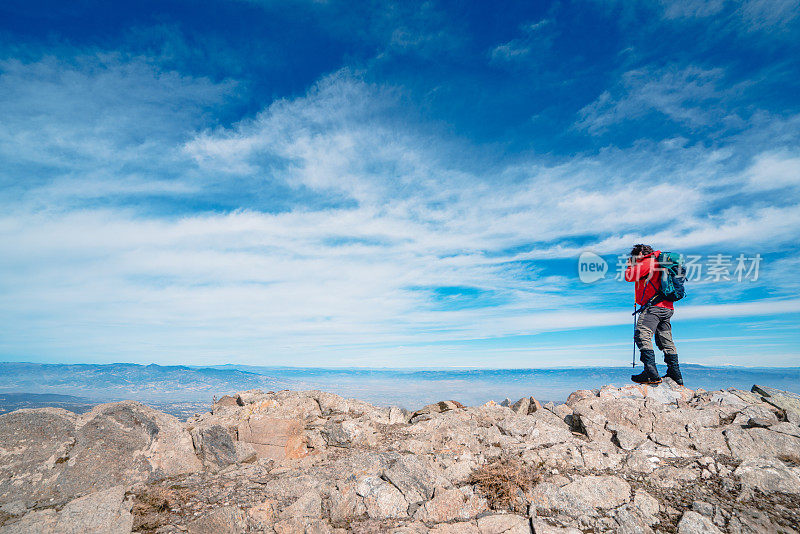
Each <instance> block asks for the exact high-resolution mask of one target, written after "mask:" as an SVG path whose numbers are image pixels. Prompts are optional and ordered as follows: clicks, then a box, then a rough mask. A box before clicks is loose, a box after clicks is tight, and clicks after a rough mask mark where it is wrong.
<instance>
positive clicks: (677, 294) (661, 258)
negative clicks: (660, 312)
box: [656, 252, 686, 302]
mask: <svg viewBox="0 0 800 534" xmlns="http://www.w3.org/2000/svg"><path fill="white" fill-rule="evenodd" d="M656 261H657V262H658V266H659V267H660V268H661V269H663V271H661V291H660V293H661V295H660V296H661V297H662V298H661V299H659V300H658V302H661V301H662V300H669V301H671V302H675V301H676V300H681V299H682V298H683V297H685V296H686V289H685V288H684V286H683V284H684V282H686V269H684V266H683V254H678V253H677V252H662V253H661V254H659V255H658V257H657V258H656Z"/></svg>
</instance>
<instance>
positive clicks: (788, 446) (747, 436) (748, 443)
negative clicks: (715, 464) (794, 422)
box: [724, 428, 800, 460]
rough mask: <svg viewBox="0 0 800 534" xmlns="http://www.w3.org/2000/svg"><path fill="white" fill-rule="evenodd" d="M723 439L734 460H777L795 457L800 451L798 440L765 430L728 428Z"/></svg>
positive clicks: (799, 441) (799, 440)
mask: <svg viewBox="0 0 800 534" xmlns="http://www.w3.org/2000/svg"><path fill="white" fill-rule="evenodd" d="M724 435H725V439H726V440H727V442H728V447H730V450H731V455H732V456H733V457H734V458H737V459H740V460H744V459H747V458H777V457H779V456H787V455H796V454H797V451H800V438H797V437H795V436H790V435H788V434H784V433H781V432H772V431H771V430H767V429H766V428H748V429H741V428H728V429H727V430H725V431H724Z"/></svg>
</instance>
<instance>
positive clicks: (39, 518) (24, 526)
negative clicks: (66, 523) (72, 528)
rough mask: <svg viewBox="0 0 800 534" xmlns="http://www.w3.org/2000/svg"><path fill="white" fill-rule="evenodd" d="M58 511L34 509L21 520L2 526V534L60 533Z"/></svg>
mask: <svg viewBox="0 0 800 534" xmlns="http://www.w3.org/2000/svg"><path fill="white" fill-rule="evenodd" d="M56 523H58V512H56V511H55V510H53V509H45V510H33V511H31V512H28V513H27V514H25V515H24V516H23V517H22V518H21V519H20V520H19V521H16V522H14V523H6V524H5V525H3V526H2V527H0V534H58V531H56Z"/></svg>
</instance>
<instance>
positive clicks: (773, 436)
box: [0, 380, 800, 534]
mask: <svg viewBox="0 0 800 534" xmlns="http://www.w3.org/2000/svg"><path fill="white" fill-rule="evenodd" d="M799 425H800V400H799V399H798V398H797V396H795V395H792V394H788V393H785V392H782V391H778V390H774V389H771V388H768V387H760V386H754V387H753V389H752V391H750V392H748V391H742V390H735V389H729V390H722V391H703V390H696V391H693V390H690V389H687V388H684V387H682V386H678V385H677V384H675V383H674V382H671V381H670V380H667V381H666V382H664V383H663V384H661V385H658V386H651V387H647V386H635V385H631V386H625V387H612V386H605V387H603V388H601V389H599V390H581V391H576V392H574V393H573V394H572V395H570V397H569V398H568V399H567V402H566V403H565V404H553V403H548V404H545V405H544V406H542V405H541V404H540V403H539V402H538V401H537V400H536V399H534V398H533V397H526V398H523V399H520V400H518V401H517V402H510V401H506V402H503V403H502V404H496V403H494V402H489V403H487V404H484V405H482V406H474V407H466V406H463V405H461V404H460V403H458V402H455V401H447V400H445V401H442V402H438V403H435V404H432V405H429V406H425V407H420V409H418V410H417V411H415V412H409V411H406V410H404V409H400V408H397V407H390V408H381V407H376V406H373V405H371V404H368V403H365V402H362V401H358V400H354V399H344V398H342V397H339V396H337V395H334V394H331V393H326V392H323V391H279V392H267V393H264V392H262V391H259V390H251V391H243V392H241V393H239V394H238V395H235V396H225V397H222V398H221V399H220V400H219V401H217V402H216V403H215V404H214V406H213V409H212V411H211V412H209V413H205V414H198V415H196V416H195V417H193V418H190V419H189V420H188V421H187V422H185V423H182V422H180V421H179V420H178V419H176V418H174V417H172V416H170V415H166V414H164V413H161V412H158V411H156V410H154V409H152V408H149V407H147V406H145V405H143V404H140V403H137V402H130V401H129V402H118V403H112V404H103V405H99V406H96V407H95V408H93V409H92V410H91V411H89V412H86V413H84V414H81V415H76V414H74V413H72V412H68V411H66V410H63V409H57V408H40V409H23V410H17V411H14V412H10V413H7V414H5V415H2V416H0V534H11V533H37V534H41V533H44V534H46V533H59V534H60V533H72V532H74V533H79V532H80V533H90V532H97V533H105V532H109V533H117V532H119V533H127V532H158V533H178V532H190V533H194V534H212V533H213V534H226V533H240V532H269V533H279V534H284V533H333V532H365V533H366V532H395V533H398V534H399V533H408V534H412V533H423V532H432V533H439V534H446V533H460V532H464V533H475V534H500V533H507V534H514V533H531V532H535V533H537V534H541V533H579V532H630V533H634V532H635V533H639V532H644V533H647V532H679V533H687V534H688V533H701V532H702V533H708V532H711V533H714V532H734V533H749V532H786V533H792V532H797V531H798V529H799V528H800V527H798V525H799V524H800V426H799Z"/></svg>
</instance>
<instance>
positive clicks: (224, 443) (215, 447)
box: [192, 425, 246, 467]
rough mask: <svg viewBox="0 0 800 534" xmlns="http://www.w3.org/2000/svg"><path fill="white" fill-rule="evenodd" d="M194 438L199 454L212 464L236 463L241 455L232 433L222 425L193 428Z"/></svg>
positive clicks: (207, 462) (218, 465)
mask: <svg viewBox="0 0 800 534" xmlns="http://www.w3.org/2000/svg"><path fill="white" fill-rule="evenodd" d="M192 440H193V442H194V448H195V450H196V451H197V454H198V455H199V456H200V458H201V459H202V460H203V461H204V462H205V463H206V464H209V465H211V466H214V467H225V466H228V465H230V464H233V463H236V460H237V459H238V457H239V455H238V454H237V450H236V445H234V442H233V437H231V433H230V432H229V431H228V429H227V428H225V427H223V426H221V425H211V426H204V427H200V428H195V429H193V430H192ZM243 454H246V453H244V451H243Z"/></svg>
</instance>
